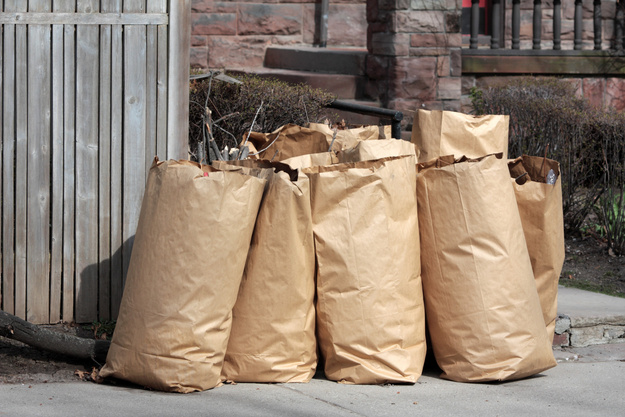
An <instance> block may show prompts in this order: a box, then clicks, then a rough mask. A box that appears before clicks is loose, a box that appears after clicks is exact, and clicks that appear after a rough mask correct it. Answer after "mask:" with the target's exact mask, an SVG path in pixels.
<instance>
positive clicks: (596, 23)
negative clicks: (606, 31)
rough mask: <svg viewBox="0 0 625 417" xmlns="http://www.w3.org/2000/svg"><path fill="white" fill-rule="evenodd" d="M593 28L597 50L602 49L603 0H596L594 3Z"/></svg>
mask: <svg viewBox="0 0 625 417" xmlns="http://www.w3.org/2000/svg"><path fill="white" fill-rule="evenodd" d="M593 6H594V10H593V17H592V22H593V28H594V32H595V50H597V51H600V50H601V41H602V39H601V0H595V2H594V3H593Z"/></svg>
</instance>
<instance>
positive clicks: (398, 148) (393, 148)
mask: <svg viewBox="0 0 625 417" xmlns="http://www.w3.org/2000/svg"><path fill="white" fill-rule="evenodd" d="M404 155H412V156H414V157H415V161H416V157H417V150H416V148H415V146H414V144H412V143H410V142H408V141H405V140H401V139H380V140H368V141H364V142H358V143H357V144H356V145H355V146H354V147H351V148H347V149H344V150H342V151H339V152H338V153H337V157H338V160H339V162H359V161H371V160H374V159H381V158H387V157H392V156H404Z"/></svg>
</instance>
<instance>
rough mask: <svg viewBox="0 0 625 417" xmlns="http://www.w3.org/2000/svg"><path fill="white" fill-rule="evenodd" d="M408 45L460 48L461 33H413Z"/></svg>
mask: <svg viewBox="0 0 625 417" xmlns="http://www.w3.org/2000/svg"><path fill="white" fill-rule="evenodd" d="M410 46H412V47H422V48H435V47H439V48H460V47H462V35H460V34H459V33H451V34H447V33H427V34H425V33H423V34H421V33H415V34H412V35H410Z"/></svg>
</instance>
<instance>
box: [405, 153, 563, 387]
mask: <svg viewBox="0 0 625 417" xmlns="http://www.w3.org/2000/svg"><path fill="white" fill-rule="evenodd" d="M419 169H420V172H419V176H418V184H417V195H418V201H419V229H420V231H421V261H422V267H423V270H422V274H423V292H424V297H425V305H426V317H427V321H428V329H429V332H430V335H431V339H432V349H433V351H434V356H435V357H436V361H437V363H438V365H439V366H440V368H441V369H442V371H443V374H442V376H443V377H445V378H447V379H451V380H454V381H463V382H477V381H504V380H511V379H519V378H524V377H527V376H530V375H533V374H536V373H539V372H542V371H544V370H546V369H549V368H551V367H553V366H555V365H556V362H555V360H554V357H553V353H552V350H551V343H550V342H549V339H548V337H547V332H546V331H545V325H544V321H543V318H542V313H541V308H540V301H539V299H538V294H537V292H536V286H535V285H534V276H533V274H532V265H531V263H530V259H529V255H528V252H527V246H526V244H525V238H524V236H523V228H522V226H521V219H520V217H519V211H518V209H517V203H516V199H515V197H514V190H513V189H512V184H511V182H510V174H509V172H508V168H507V166H506V161H504V160H503V159H501V154H499V155H496V156H495V155H490V156H487V157H484V158H481V159H478V160H466V159H464V158H463V159H459V160H456V161H453V158H451V160H449V159H446V158H441V159H439V160H434V161H431V162H429V163H427V164H419Z"/></svg>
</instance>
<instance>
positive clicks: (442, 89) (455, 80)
mask: <svg viewBox="0 0 625 417" xmlns="http://www.w3.org/2000/svg"><path fill="white" fill-rule="evenodd" d="M461 96H462V78H460V77H440V78H439V79H438V94H437V98H438V99H439V100H460V97H461Z"/></svg>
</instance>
